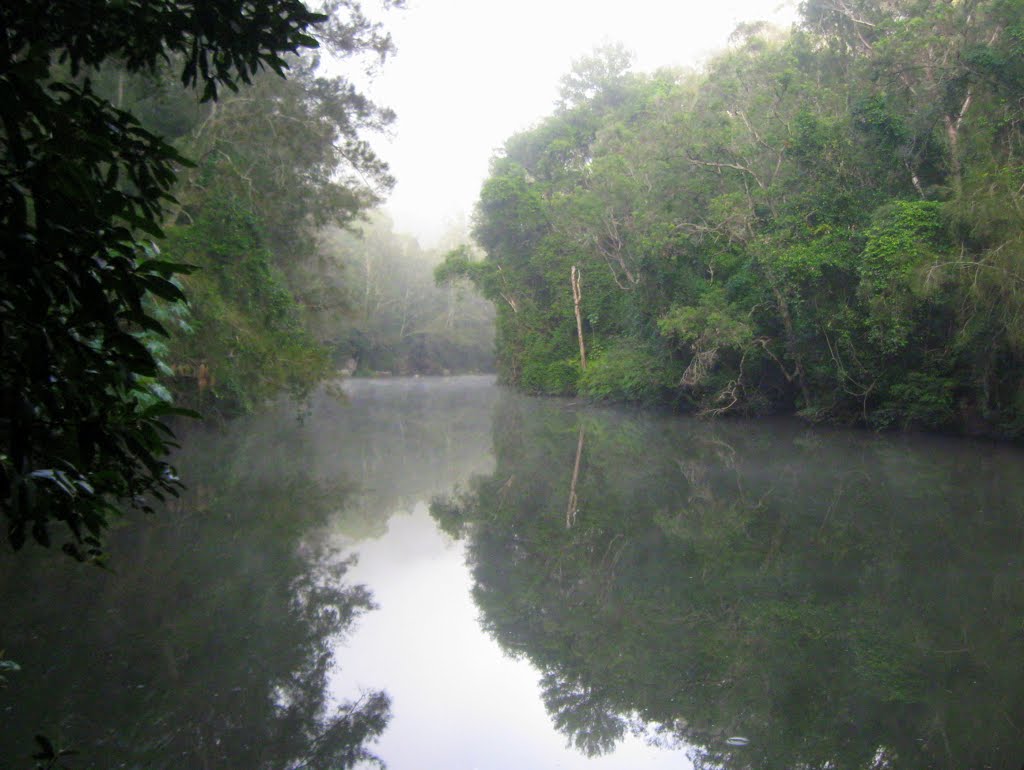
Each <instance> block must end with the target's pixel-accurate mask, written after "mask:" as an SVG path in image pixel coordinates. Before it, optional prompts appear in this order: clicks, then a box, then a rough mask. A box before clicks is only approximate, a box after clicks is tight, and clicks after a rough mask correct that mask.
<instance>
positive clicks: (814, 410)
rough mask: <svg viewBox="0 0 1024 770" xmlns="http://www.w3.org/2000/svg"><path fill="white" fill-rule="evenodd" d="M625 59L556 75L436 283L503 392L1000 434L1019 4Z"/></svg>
mask: <svg viewBox="0 0 1024 770" xmlns="http://www.w3.org/2000/svg"><path fill="white" fill-rule="evenodd" d="M629 66H630V57H629V56H628V54H626V53H625V52H624V51H623V50H622V49H621V48H616V47H608V48H605V49H603V50H599V51H597V52H596V53H595V55H594V56H593V57H591V58H588V59H585V60H581V61H579V62H577V64H576V66H575V68H574V70H573V71H572V73H571V74H570V75H569V76H568V77H566V78H565V80H564V81H563V89H562V97H561V101H560V103H559V105H558V106H557V109H556V110H555V112H554V113H553V114H552V115H551V116H550V117H548V118H547V119H545V120H543V121H542V122H540V123H539V124H538V125H536V126H535V127H534V128H532V129H531V130H529V131H526V132H524V133H522V134H519V135H516V136H514V137H512V138H511V139H509V140H508V141H507V143H506V144H505V147H504V150H503V152H501V153H500V154H499V155H498V157H496V158H495V159H494V161H493V163H492V167H491V174H490V177H489V179H488V180H487V181H486V183H485V184H484V186H483V190H482V192H481V196H480V201H479V204H478V212H477V224H476V228H475V231H474V237H475V239H476V241H477V242H478V243H479V245H480V246H481V247H482V248H483V249H484V251H485V252H486V256H485V258H484V259H482V260H475V259H472V258H471V257H470V256H469V255H468V254H467V253H466V252H464V251H458V250H456V251H453V252H451V253H450V254H449V256H448V258H447V261H446V264H445V265H444V266H443V267H442V268H441V269H440V270H439V272H438V275H439V278H441V279H442V280H443V279H445V278H449V277H452V276H464V277H468V278H470V279H472V280H473V281H474V283H475V284H476V286H477V287H478V288H479V289H480V290H481V291H482V293H483V294H484V296H486V297H487V298H488V299H490V300H491V301H493V302H494V303H495V305H496V307H497V309H498V319H497V325H498V331H497V335H498V337H497V350H498V366H499V372H500V374H501V376H502V377H503V379H504V380H505V381H507V382H510V383H514V384H515V385H517V386H519V387H521V388H522V389H524V390H527V391H532V392H538V393H550V394H574V393H579V394H583V395H586V396H590V397H594V398H601V399H615V400H628V401H642V402H671V403H674V404H676V405H678V406H680V407H683V408H692V409H694V410H697V411H699V412H701V413H705V414H764V413H771V412H793V411H796V412H799V413H800V414H802V415H804V416H807V417H808V418H811V419H816V420H828V421H834V422H848V423H862V424H867V425H870V426H873V427H890V426H892V427H923V428H929V429H952V430H966V431H972V432H989V433H998V434H1002V435H1008V436H1019V435H1020V434H1021V432H1022V430H1024V124H1022V121H1024V3H1022V2H1021V1H1020V0H979V1H977V2H971V1H970V0H968V1H966V2H919V1H913V2H911V1H908V0H892V1H886V2H879V1H878V0H850V1H849V2H844V3H833V2H823V1H822V0H809V1H808V2H806V3H804V4H803V6H802V20H801V22H800V23H799V24H798V25H796V26H794V28H793V29H792V30H791V31H788V32H782V31H779V30H775V29H771V28H768V27H766V26H764V25H760V24H747V25H743V26H741V27H740V28H739V29H737V31H736V32H735V34H734V36H733V38H732V41H731V44H730V46H729V48H728V50H727V51H725V52H724V53H722V54H721V55H719V56H717V57H716V58H714V59H713V60H712V61H711V62H710V63H709V64H708V65H707V66H706V68H705V69H704V71H702V72H700V73H696V72H678V71H659V72H657V73H654V74H653V75H640V74H633V73H631V72H630V71H629ZM574 268H575V269H576V270H577V271H578V277H579V280H578V281H575V282H574V281H573V279H572V278H571V275H572V273H573V269H574ZM574 284H575V286H574ZM574 293H575V295H576V296H575V301H574ZM584 356H585V361H584Z"/></svg>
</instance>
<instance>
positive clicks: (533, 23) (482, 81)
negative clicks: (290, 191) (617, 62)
mask: <svg viewBox="0 0 1024 770" xmlns="http://www.w3.org/2000/svg"><path fill="white" fill-rule="evenodd" d="M369 5H370V3H368V6H369ZM407 5H408V7H407V9H406V10H403V11H391V12H389V13H387V14H386V15H383V16H381V18H382V19H383V21H384V23H385V26H386V27H387V29H388V30H389V31H390V32H391V34H392V36H393V37H394V40H395V44H396V45H397V47H398V53H397V54H396V55H395V56H394V57H392V58H390V59H389V60H388V61H387V63H386V64H385V65H384V67H383V69H382V71H381V72H380V73H379V74H378V76H377V78H376V80H374V82H373V83H372V84H371V85H370V87H369V92H370V94H371V95H372V97H373V98H374V99H375V101H377V102H378V103H379V104H383V105H387V106H389V107H391V108H393V109H394V110H395V111H396V112H397V113H398V123H397V125H396V126H395V128H394V132H393V133H394V136H393V137H392V138H390V139H383V138H378V139H374V140H373V144H374V146H375V147H376V148H377V150H378V152H379V153H380V154H381V155H382V156H383V157H384V158H385V159H386V160H387V161H388V162H389V164H390V165H391V169H392V172H393V173H394V175H395V176H396V177H397V179H398V184H397V186H396V187H395V190H394V192H393V193H392V194H391V196H390V198H389V200H388V203H387V205H386V208H387V209H388V210H389V211H390V213H391V216H392V217H393V219H394V220H395V227H396V229H397V230H399V231H401V232H406V233H410V234H412V235H414V236H416V237H417V238H418V239H419V241H420V243H421V244H422V245H423V246H425V247H431V246H433V245H434V244H435V242H436V240H437V239H438V237H439V236H441V235H442V234H443V233H444V231H445V230H447V229H449V228H450V226H451V223H452V222H458V221H460V220H462V219H463V218H465V217H468V216H469V215H470V213H471V212H472V209H473V204H474V202H475V201H476V198H477V195H478V193H479V192H480V185H481V183H482V182H483V180H484V178H485V177H486V174H487V168H488V163H489V161H490V158H491V156H492V155H493V153H494V150H495V149H497V148H499V147H501V145H502V144H503V143H504V141H505V140H506V139H507V138H508V137H509V136H511V135H512V134H513V133H515V132H517V131H519V130H522V129H525V128H529V127H530V126H531V125H533V124H534V123H535V122H536V121H537V120H539V119H540V118H542V117H544V116H545V115H547V114H549V113H550V112H551V110H552V107H553V104H554V101H555V98H556V96H557V93H558V82H559V80H560V79H561V77H562V76H563V75H565V74H566V73H567V72H568V71H569V69H570V67H571V66H572V62H573V61H574V60H575V59H579V58H580V57H582V56H586V55H588V54H589V53H591V52H592V51H593V49H594V48H595V47H596V46H599V45H601V44H603V43H614V42H621V43H623V44H624V45H625V46H626V47H627V48H628V49H630V50H631V51H633V52H634V53H635V54H636V66H635V69H636V70H637V71H642V72H649V71H653V70H655V69H657V68H658V67H662V66H676V65H684V66H699V65H700V63H701V62H702V61H703V60H705V59H706V58H707V56H708V54H710V53H712V52H714V51H716V50H720V49H722V48H724V47H725V45H726V43H727V41H728V37H729V34H730V33H731V32H732V31H733V29H735V27H736V25H737V24H738V23H739V22H742V21H755V20H767V21H773V22H775V23H777V24H780V25H782V26H788V25H789V24H790V23H792V21H793V20H794V19H795V18H796V10H795V1H794V0H708V1H707V2H686V0H628V2H609V1H608V0H513V1H509V0H408V3H407Z"/></svg>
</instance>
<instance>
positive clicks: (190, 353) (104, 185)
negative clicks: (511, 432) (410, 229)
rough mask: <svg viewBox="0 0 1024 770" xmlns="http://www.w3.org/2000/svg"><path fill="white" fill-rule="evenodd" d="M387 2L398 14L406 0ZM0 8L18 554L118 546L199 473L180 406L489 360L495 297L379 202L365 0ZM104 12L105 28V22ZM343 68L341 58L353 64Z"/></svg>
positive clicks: (3, 284) (261, 397)
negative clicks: (396, 223)
mask: <svg viewBox="0 0 1024 770" xmlns="http://www.w3.org/2000/svg"><path fill="white" fill-rule="evenodd" d="M401 5H402V3H401V0H385V2H383V3H381V4H380V8H381V9H388V8H391V7H394V6H401ZM317 8H318V10H316V11H314V10H311V9H310V8H308V7H307V6H306V5H305V4H304V3H302V2H300V0H258V1H257V2H253V3H234V2H223V3H217V4H214V5H212V6H209V5H208V4H204V3H189V2H186V3H179V4H174V5H159V6H152V5H151V4H150V3H147V2H140V1H138V0H129V2H126V3H114V4H110V3H107V2H102V1H100V0H93V1H90V2H85V3H65V4H55V5H54V6H53V7H52V8H51V7H50V6H49V5H48V4H39V3H35V2H31V1H30V0H19V1H18V2H12V3H5V4H4V6H3V7H2V8H0V28H2V29H3V30H4V33H3V35H0V99H2V100H3V103H4V104H5V112H4V116H3V120H2V122H0V204H2V205H0V270H2V278H3V280H2V281H0V410H2V411H0V510H2V511H3V514H4V516H5V518H6V520H7V539H8V540H9V542H10V544H11V545H12V546H13V547H14V548H15V549H17V548H20V547H21V545H22V544H23V543H24V542H25V541H26V540H27V539H28V538H30V537H31V538H32V539H34V540H35V541H37V542H39V543H41V544H43V545H48V544H50V542H51V539H52V538H51V532H50V525H51V523H52V522H54V521H59V522H63V523H64V524H66V525H67V527H68V530H69V535H70V540H69V541H68V542H67V543H65V546H64V547H65V550H66V551H67V552H68V553H70V554H71V555H73V556H75V557H76V558H80V559H86V558H88V559H96V558H100V557H101V556H102V543H101V538H102V534H103V532H104V530H105V529H106V528H107V526H108V525H109V522H110V520H111V518H112V517H116V516H118V515H119V514H120V508H121V507H122V506H124V505H126V504H127V505H129V506H131V507H136V508H141V509H143V510H152V508H153V505H154V504H156V503H157V502H158V501H159V500H162V499H164V498H165V497H166V496H168V495H173V494H176V492H177V490H178V489H179V488H180V486H181V484H180V482H179V481H178V476H177V474H176V472H175V471H174V470H173V468H172V467H171V466H170V465H168V463H167V460H166V454H167V451H168V450H169V449H170V448H171V447H172V444H173V436H172V435H171V433H170V431H169V430H168V428H167V425H166V423H165V421H166V420H167V418H168V417H172V416H182V415H190V416H198V415H199V414H202V415H205V416H211V415H221V416H233V415H237V414H240V413H244V412H247V411H251V410H253V409H255V408H256V407H257V406H259V405H260V404H262V403H265V401H266V400H267V399H268V398H269V397H271V396H274V395H276V394H278V393H281V392H287V393H290V394H292V395H294V396H299V397H302V396H305V395H306V394H308V393H309V392H310V391H311V389H312V388H313V387H314V386H315V385H316V384H318V383H320V382H322V381H323V380H324V379H326V378H330V377H333V376H336V375H337V374H338V373H339V372H342V373H348V374H351V373H354V372H357V371H359V370H362V371H364V372H366V371H369V372H387V373H392V372H395V373H402V374H413V373H420V372H423V373H437V374H443V373H445V372H451V371H465V370H486V369H489V368H490V367H491V366H492V363H491V361H492V357H493V356H492V339H493V323H492V322H491V316H492V312H491V310H490V308H489V307H488V306H487V303H485V302H483V301H481V300H478V299H476V298H474V297H473V296H471V295H470V294H468V293H467V292H466V291H464V289H463V288H462V287H459V286H452V287H446V288H437V287H436V286H435V285H434V282H433V277H432V270H433V267H434V265H435V264H436V263H437V262H438V261H440V256H439V254H437V253H432V252H427V251H424V250H422V249H420V248H419V246H418V245H417V244H415V243H414V242H411V241H408V240H403V239H402V238H400V237H398V236H396V235H395V234H393V233H392V232H391V227H390V224H389V223H387V222H386V220H383V219H382V218H381V217H376V218H373V219H372V221H370V212H371V211H372V209H373V207H374V206H376V205H377V204H378V203H380V202H381V201H382V200H383V197H384V195H385V194H386V193H387V192H388V191H389V190H390V189H391V187H392V186H393V184H394V179H393V178H392V176H391V175H390V173H389V172H388V168H387V165H386V163H385V162H384V161H383V160H382V159H381V158H380V157H378V155H377V154H376V153H375V152H374V150H373V149H372V148H371V146H370V144H369V143H368V140H367V137H368V136H369V135H370V134H372V133H375V132H381V131H385V130H387V128H388V127H389V126H390V125H391V124H392V122H393V120H394V117H395V116H394V113H393V112H392V111H391V110H389V109H387V108H384V107H381V106H379V105H377V104H375V103H374V102H373V101H372V100H371V99H369V98H368V97H367V96H366V95H365V94H364V93H363V92H362V91H361V90H360V89H359V88H358V87H357V86H356V85H355V83H356V82H361V80H360V77H358V73H359V72H361V71H362V72H365V73H366V75H367V77H372V74H373V73H374V72H375V71H376V69H377V68H378V67H380V66H381V65H382V64H383V62H384V61H385V59H386V58H387V57H388V56H389V55H390V54H391V53H392V52H393V50H394V46H393V43H392V39H391V37H390V35H389V34H388V33H387V32H386V31H385V29H384V27H383V26H382V24H381V23H380V22H378V21H376V20H374V19H371V18H370V17H369V16H367V14H366V13H365V12H364V10H363V8H362V6H361V4H360V3H359V2H358V0H329V2H325V3H321V4H318V6H317ZM98 31H102V34H98ZM339 73H344V74H339Z"/></svg>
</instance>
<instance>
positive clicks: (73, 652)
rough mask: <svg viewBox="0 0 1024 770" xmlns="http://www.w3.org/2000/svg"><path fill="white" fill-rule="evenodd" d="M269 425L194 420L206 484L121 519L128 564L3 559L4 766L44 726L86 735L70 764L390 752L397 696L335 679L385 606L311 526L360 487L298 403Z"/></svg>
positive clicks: (314, 759)
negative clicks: (324, 450) (375, 747)
mask: <svg viewBox="0 0 1024 770" xmlns="http://www.w3.org/2000/svg"><path fill="white" fill-rule="evenodd" d="M259 428H260V423H259V422H258V421H240V423H239V424H238V425H233V426H231V429H230V430H229V431H228V432H227V433H223V434H218V433H215V432H209V433H206V434H205V435H203V436H201V437H195V436H193V437H191V439H190V441H189V442H188V444H189V446H190V449H189V451H188V452H186V453H185V454H183V455H182V456H181V457H180V458H179V459H178V464H179V467H180V468H181V471H182V474H183V476H184V477H186V478H188V479H189V484H190V491H189V492H188V493H187V495H186V496H185V497H184V498H183V499H182V500H181V501H180V502H178V503H177V504H176V505H175V510H174V511H172V512H171V514H168V515H160V516H158V517H157V518H155V519H154V520H152V521H148V522H146V523H145V525H135V526H131V527H127V528H124V529H122V530H121V531H120V532H118V533H117V534H116V537H115V538H114V541H113V542H112V543H111V549H110V551H111V554H112V561H111V563H112V568H113V569H112V572H103V571H100V570H97V569H95V568H80V567H78V565H75V564H73V563H71V562H70V560H68V559H66V558H62V557H60V556H55V555H53V554H49V553H42V554H40V553H33V552H30V551H26V552H25V553H23V554H18V555H16V557H14V558H11V557H9V558H8V559H6V560H5V561H4V563H3V565H2V566H0V568H2V570H3V574H2V575H0V581H2V582H0V585H2V586H3V589H2V594H3V596H2V604H3V606H4V613H3V618H0V640H2V646H3V647H5V648H6V651H7V657H10V658H12V659H15V660H17V661H18V662H19V663H20V664H21V667H22V670H21V671H20V672H18V675H17V676H16V677H10V678H9V686H8V688H7V689H6V690H4V691H3V692H2V693H0V699H2V703H3V710H4V728H3V730H0V756H2V757H4V759H5V763H9V764H5V766H10V767H31V766H32V760H31V759H29V755H30V754H32V752H33V751H34V750H35V748H36V747H35V746H34V744H33V740H32V737H33V734H35V733H38V732H41V733H44V734H45V735H47V737H48V738H49V739H50V740H52V741H53V742H54V743H55V744H58V745H60V746H72V747H73V748H75V749H76V750H77V751H78V752H79V753H78V755H77V756H75V757H69V758H67V759H66V760H65V763H66V765H67V766H68V767H72V768H77V767H120V766H127V767H146V768H184V767H195V768H205V767H238V768H241V767H245V768H275V769H277V768H339V767H342V768H344V767H353V766H355V765H356V764H358V763H369V764H374V763H376V758H375V757H374V755H373V753H372V751H371V750H370V749H369V744H370V743H371V742H372V741H373V740H374V739H375V737H376V736H378V735H380V734H381V732H382V731H383V730H384V728H385V726H386V725H387V722H388V719H389V716H390V702H389V698H388V696H387V695H386V694H385V693H384V692H377V691H374V692H366V693H364V694H363V695H362V697H361V698H359V699H357V700H355V701H353V702H347V703H341V704H336V703H332V702H330V701H329V699H328V696H327V694H326V680H327V676H328V673H329V671H330V669H331V668H332V667H333V666H336V665H338V663H339V661H336V660H335V659H334V657H333V653H332V650H334V649H336V648H337V646H338V639H339V637H340V636H343V635H344V634H345V633H346V632H348V630H349V629H350V628H352V626H353V624H354V623H355V622H356V620H357V619H358V618H359V616H360V615H362V614H363V613H365V612H367V611H369V610H371V609H373V606H374V605H373V602H372V597H371V595H370V592H369V591H368V590H367V589H366V588H364V587H363V586H356V585H348V584H346V582H345V573H346V571H347V570H348V568H349V566H350V564H351V562H350V561H346V560H342V559H340V558H339V557H338V556H337V554H334V553H331V552H329V551H328V550H326V549H325V548H324V547H323V546H320V545H316V543H317V538H316V537H314V536H311V533H315V532H316V529H317V527H320V526H322V524H323V523H324V522H325V520H326V518H327V516H328V515H329V514H331V513H333V512H336V511H338V510H339V509H341V508H342V507H343V505H344V502H345V499H346V496H347V495H348V489H347V487H346V485H345V484H344V483H340V482H337V481H332V480H328V479H325V478H322V477H317V476H315V475H314V474H313V472H312V471H311V470H310V469H311V468H312V467H313V464H312V463H311V462H310V457H308V456H307V450H306V449H304V438H303V432H302V427H301V426H300V425H299V423H297V422H296V420H295V418H294V412H292V413H291V415H290V417H289V419H277V420H276V421H267V422H266V423H265V424H263V428H265V430H260V429H259ZM200 439H201V440H200ZM172 514H173V515H172Z"/></svg>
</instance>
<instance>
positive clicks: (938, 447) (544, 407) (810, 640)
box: [432, 398, 1024, 769]
mask: <svg viewBox="0 0 1024 770" xmlns="http://www.w3.org/2000/svg"><path fill="white" fill-rule="evenodd" d="M584 429H585V430H584ZM584 432H585V436H586V445H585V448H583V449H582V452H581V451H580V447H579V444H580V437H581V436H582V435H584ZM494 443H495V454H496V461H497V465H496V470H495V472H494V473H493V474H491V475H488V476H483V477H477V478H476V479H475V480H474V482H473V483H472V484H471V485H470V488H469V489H467V490H464V491H463V492H462V493H461V494H458V495H455V496H453V497H446V498H437V499H435V500H434V502H433V505H432V513H433V514H434V517H435V520H436V521H437V522H438V524H439V525H440V526H441V527H442V528H444V529H445V530H446V531H448V532H449V533H450V534H452V535H454V536H461V537H465V538H466V539H467V554H468V556H467V558H468V560H469V563H470V566H471V568H472V570H473V576H474V588H473V594H474V599H475V601H476V603H477V605H478V606H479V608H480V610H481V615H482V622H483V623H484V624H485V626H486V628H487V629H488V630H489V632H490V633H491V634H492V635H493V636H494V638H495V639H497V640H498V642H499V643H500V644H501V645H502V646H503V647H504V649H505V650H506V651H508V652H509V653H511V654H513V655H516V656H522V657H527V658H529V659H530V660H531V661H532V662H533V663H534V664H535V665H536V666H537V667H538V668H539V669H540V670H541V672H542V676H543V680H542V687H543V693H544V700H545V703H546V705H547V708H548V711H549V713H550V714H551V716H552V720H553V722H554V724H555V725H556V726H557V727H558V729H559V730H561V731H562V732H563V733H564V734H565V735H566V736H567V738H568V739H569V740H570V741H571V742H572V743H573V744H574V745H576V746H577V747H578V748H579V749H580V750H582V751H584V752H586V753H588V754H599V753H603V752H608V751H610V750H612V749H613V748H614V746H615V745H616V743H617V742H618V741H619V740H620V739H621V738H622V737H623V736H624V735H625V734H626V732H627V731H632V732H634V733H644V734H646V735H647V736H648V737H649V739H650V740H652V741H656V742H661V743H664V744H666V745H669V746H678V745H680V744H687V745H689V746H690V747H691V748H690V754H691V758H692V760H693V761H694V764H695V766H696V767H699V768H792V767H806V768H826V767H827V768H837V769H838V768H890V767H891V768H896V767H936V768H951V769H952V768H965V767H978V768H981V767H1011V766H1012V767H1016V766H1019V764H1020V761H1021V759H1022V758H1024V737H1022V736H1024V721H1022V715H1024V670H1022V669H1021V667H1020V665H1019V661H1020V660H1021V655H1022V653H1024V634H1022V633H1021V628H1020V618H1021V617H1022V616H1024V548H1022V545H1024V542H1022V541H1024V479H1022V478H1020V475H1019V473H1018V472H1017V469H1018V468H1019V463H1020V453H1019V450H1015V449H1012V448H1008V447H996V446H992V445H987V444H977V443H971V442H967V441H947V440H943V439H937V438H928V439H925V438H908V437H878V436H874V435H870V434H866V433H859V432H840V431H829V432H813V431H808V430H806V429H804V428H802V427H801V426H800V425H798V424H796V423H792V422H777V423H776V422H771V421H768V422H761V423H716V424H709V423H705V422H696V421H691V420H687V419H681V418H673V417H659V416H653V415H640V414H637V413H633V412H628V411H616V410H602V409H589V408H576V407H573V406H571V405H568V406H567V405H566V404H565V403H564V402H544V403H540V402H537V401H534V400H529V399H514V398H510V399H506V400H505V401H503V402H502V404H501V405H500V407H499V410H498V412H497V415H496V420H495V427H494ZM581 457H582V460H581V461H580V458H581ZM577 462H579V463H580V467H579V469H578V473H577V471H576V469H575V467H574V466H575V465H576V463H577ZM574 478H575V482H574ZM570 486H574V489H573V490H572V492H573V493H574V496H575V506H570V508H573V507H574V508H575V515H574V516H573V517H571V521H570V522H569V524H570V526H568V527H567V526H566V522H567V517H566V499H567V497H568V498H570V499H572V497H573V495H572V494H571V492H570Z"/></svg>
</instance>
